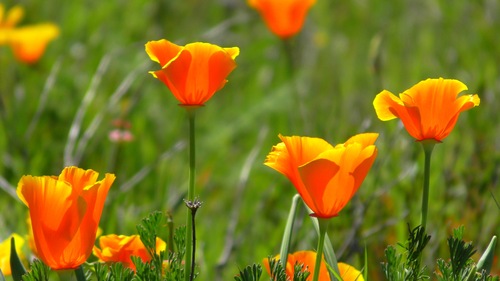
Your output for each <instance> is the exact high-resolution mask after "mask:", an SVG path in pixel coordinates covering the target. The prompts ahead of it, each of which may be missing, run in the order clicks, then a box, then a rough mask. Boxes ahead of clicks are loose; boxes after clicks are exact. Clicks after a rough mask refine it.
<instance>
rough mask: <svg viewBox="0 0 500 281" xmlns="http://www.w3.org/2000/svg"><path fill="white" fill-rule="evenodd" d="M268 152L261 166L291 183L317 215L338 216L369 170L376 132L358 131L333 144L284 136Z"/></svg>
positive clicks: (306, 138)
mask: <svg viewBox="0 0 500 281" xmlns="http://www.w3.org/2000/svg"><path fill="white" fill-rule="evenodd" d="M279 137H280V139H281V140H282V142H281V143H279V144H277V145H275V146H274V147H273V149H272V151H271V152H270V153H269V154H268V156H267V158H266V161H265V163H264V164H265V165H267V166H269V167H271V168H273V169H275V170H276V171H278V172H280V173H282V174H283V175H285V176H286V177H288V179H289V180H290V181H291V182H292V184H293V185H294V186H295V188H296V189H297V191H298V193H299V194H300V196H301V197H302V199H303V200H304V202H305V204H306V205H307V206H308V207H309V208H310V209H311V210H312V211H313V216H315V217H318V218H331V217H335V216H337V215H338V213H339V212H340V211H341V210H342V209H343V208H344V206H345V205H346V204H347V203H348V202H349V200H351V198H352V196H354V194H355V193H356V191H357V190H358V188H359V186H360V185H361V183H362V182H363V180H364V178H365V177H366V175H367V173H368V171H369V170H370V168H371V166H372V164H373V162H374V161H375V157H376V156H377V148H376V147H375V145H374V142H375V140H376V139H377V137H378V134H376V133H365V134H358V135H355V136H353V137H351V138H350V139H349V140H347V141H346V142H345V143H343V144H338V145H336V146H335V147H334V146H332V145H331V144H329V143H327V142H326V141H325V140H323V139H320V138H311V137H299V136H292V137H285V136H282V135H279Z"/></svg>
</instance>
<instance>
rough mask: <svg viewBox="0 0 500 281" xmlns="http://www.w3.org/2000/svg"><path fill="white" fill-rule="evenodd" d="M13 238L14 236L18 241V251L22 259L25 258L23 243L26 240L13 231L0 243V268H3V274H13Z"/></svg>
mask: <svg viewBox="0 0 500 281" xmlns="http://www.w3.org/2000/svg"><path fill="white" fill-rule="evenodd" d="M11 238H14V239H15V241H16V253H17V255H18V256H19V258H20V259H22V260H24V255H23V251H22V248H23V245H24V242H25V240H24V239H23V238H22V237H21V236H20V235H19V234H17V233H13V234H12V235H10V236H9V237H8V238H7V239H5V240H4V241H2V242H1V243H0V270H2V273H3V275H5V276H7V275H11V274H12V270H11V269H10V248H11V247H10V246H11V241H10V240H11Z"/></svg>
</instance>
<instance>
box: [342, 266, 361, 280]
mask: <svg viewBox="0 0 500 281" xmlns="http://www.w3.org/2000/svg"><path fill="white" fill-rule="evenodd" d="M337 265H338V267H339V271H340V277H342V280H343V281H364V280H365V278H363V274H361V272H360V271H359V270H357V269H356V268H355V267H353V266H351V265H348V264H347V263H343V262H339V263H338V264H337Z"/></svg>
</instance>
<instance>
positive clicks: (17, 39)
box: [0, 4, 59, 64]
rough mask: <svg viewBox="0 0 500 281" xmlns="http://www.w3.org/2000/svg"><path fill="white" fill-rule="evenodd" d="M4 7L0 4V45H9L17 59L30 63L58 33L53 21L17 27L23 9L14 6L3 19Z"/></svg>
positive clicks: (37, 57) (35, 59)
mask: <svg viewBox="0 0 500 281" xmlns="http://www.w3.org/2000/svg"><path fill="white" fill-rule="evenodd" d="M4 14H5V11H4V7H3V5H2V4H0V45H10V47H11V48H12V51H13V52H14V56H15V57H16V59H18V60H19V61H22V62H24V63H28V64H32V63H35V62H37V61H38V60H39V59H40V57H41V56H42V55H43V53H44V52H45V49H46V47H47V45H48V43H49V42H50V41H52V40H54V39H55V38H56V37H57V36H58V35H59V28H58V27H57V26H56V25H55V24H53V23H41V24H34V25H25V26H20V27H17V24H18V23H19V22H20V21H21V20H22V18H23V16H24V9H23V8H22V7H21V6H15V7H13V8H12V9H10V10H9V11H8V12H7V14H6V16H5V19H4Z"/></svg>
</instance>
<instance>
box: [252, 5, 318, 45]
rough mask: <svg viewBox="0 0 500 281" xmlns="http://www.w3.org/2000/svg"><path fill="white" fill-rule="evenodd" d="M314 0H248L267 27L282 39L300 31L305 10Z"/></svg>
mask: <svg viewBox="0 0 500 281" xmlns="http://www.w3.org/2000/svg"><path fill="white" fill-rule="evenodd" d="M314 3H316V0H248V4H249V5H250V6H251V7H253V8H254V9H256V10H257V11H258V12H259V13H260V14H261V16H262V18H263V19H264V21H265V23H266V25H267V27H268V28H269V29H270V30H271V31H272V32H273V33H274V34H276V35H277V36H278V37H280V38H282V39H286V38H289V37H291V36H293V35H295V34H296V33H298V32H299V31H300V29H301V28H302V26H303V25H304V21H305V18H306V15H307V11H308V10H309V8H311V6H312V5H314Z"/></svg>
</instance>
